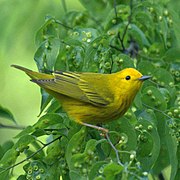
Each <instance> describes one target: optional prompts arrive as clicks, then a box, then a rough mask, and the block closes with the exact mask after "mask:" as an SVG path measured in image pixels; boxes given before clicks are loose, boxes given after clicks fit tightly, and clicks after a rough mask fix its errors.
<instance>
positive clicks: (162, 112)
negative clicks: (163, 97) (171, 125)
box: [142, 103, 173, 121]
mask: <svg viewBox="0 0 180 180" xmlns="http://www.w3.org/2000/svg"><path fill="white" fill-rule="evenodd" d="M142 104H143V105H144V106H145V107H147V108H150V109H152V110H154V111H157V112H160V113H161V114H163V115H164V116H165V117H167V118H169V119H170V120H171V121H173V118H171V117H170V116H168V115H167V114H166V113H165V112H164V111H161V110H159V109H156V108H154V107H152V106H149V105H147V104H144V103H142ZM169 119H168V120H169Z"/></svg>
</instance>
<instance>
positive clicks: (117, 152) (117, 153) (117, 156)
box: [105, 133, 124, 166]
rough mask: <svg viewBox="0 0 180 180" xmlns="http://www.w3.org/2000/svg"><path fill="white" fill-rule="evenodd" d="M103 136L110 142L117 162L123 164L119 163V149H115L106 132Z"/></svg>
mask: <svg viewBox="0 0 180 180" xmlns="http://www.w3.org/2000/svg"><path fill="white" fill-rule="evenodd" d="M105 137H106V139H107V141H108V143H109V144H110V146H111V147H112V148H113V150H114V151H115V153H116V158H117V162H118V164H119V165H121V166H124V165H123V164H122V163H121V161H120V158H119V151H118V150H117V149H116V147H115V146H114V145H113V143H112V142H111V140H110V138H109V135H108V133H106V134H105Z"/></svg>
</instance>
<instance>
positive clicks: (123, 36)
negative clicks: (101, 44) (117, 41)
mask: <svg viewBox="0 0 180 180" xmlns="http://www.w3.org/2000/svg"><path fill="white" fill-rule="evenodd" d="M132 9H133V0H130V15H129V17H128V23H127V25H126V27H125V30H124V33H123V35H122V38H121V41H122V43H124V38H125V35H126V33H127V29H128V27H129V25H130V24H131V20H132Z"/></svg>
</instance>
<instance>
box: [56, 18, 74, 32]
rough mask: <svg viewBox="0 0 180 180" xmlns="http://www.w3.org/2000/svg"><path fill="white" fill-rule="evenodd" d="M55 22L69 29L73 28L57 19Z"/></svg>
mask: <svg viewBox="0 0 180 180" xmlns="http://www.w3.org/2000/svg"><path fill="white" fill-rule="evenodd" d="M55 23H57V24H59V25H61V26H63V27H65V28H67V29H71V30H73V28H72V27H69V26H67V25H65V24H63V23H62V22H60V21H59V20H55Z"/></svg>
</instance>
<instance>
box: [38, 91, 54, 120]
mask: <svg viewBox="0 0 180 180" xmlns="http://www.w3.org/2000/svg"><path fill="white" fill-rule="evenodd" d="M52 98H53V97H52V96H51V95H49V94H48V93H47V92H46V91H45V90H44V89H42V88H41V108H40V112H39V115H38V116H40V115H41V114H42V112H43V111H44V110H45V108H46V107H47V105H48V104H49V103H50V101H51V100H52Z"/></svg>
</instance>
